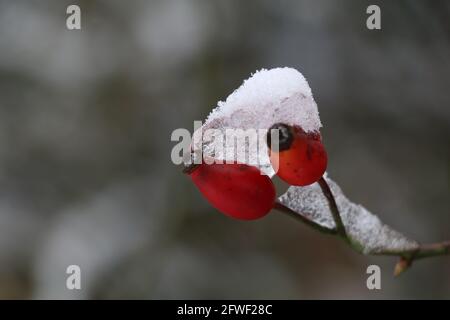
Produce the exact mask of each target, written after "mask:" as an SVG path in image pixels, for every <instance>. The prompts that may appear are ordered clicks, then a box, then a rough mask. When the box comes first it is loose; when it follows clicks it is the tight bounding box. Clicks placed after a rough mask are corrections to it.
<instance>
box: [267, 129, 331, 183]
mask: <svg viewBox="0 0 450 320" xmlns="http://www.w3.org/2000/svg"><path fill="white" fill-rule="evenodd" d="M272 129H275V130H279V148H278V149H279V150H278V152H276V151H273V150H272V149H271V146H272V141H271V130H272ZM267 144H268V146H269V156H270V161H271V163H272V166H273V167H274V169H275V170H276V171H277V175H278V176H279V177H280V178H281V179H283V180H284V181H286V182H287V183H289V184H291V185H294V186H307V185H310V184H312V183H314V182H316V181H318V180H319V179H320V178H321V177H322V175H323V174H324V172H325V170H326V168H327V152H326V151H325V148H324V146H323V144H322V139H321V136H320V133H318V132H311V133H306V132H305V131H304V130H303V129H302V128H300V127H298V126H288V125H286V124H282V123H278V124H275V125H273V126H272V127H271V128H270V129H269V132H268V134H267Z"/></svg>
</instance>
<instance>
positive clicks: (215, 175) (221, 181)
mask: <svg viewBox="0 0 450 320" xmlns="http://www.w3.org/2000/svg"><path fill="white" fill-rule="evenodd" d="M189 175H190V176H191V178H192V181H193V182H194V183H195V185H196V186H197V188H198V189H199V190H200V192H201V193H202V194H203V196H204V197H205V198H206V199H207V200H208V201H209V203H210V204H211V205H212V206H213V207H215V208H216V209H217V210H219V211H221V212H222V213H224V214H226V215H228V216H230V217H233V218H236V219H242V220H254V219H258V218H262V217H263V216H265V215H266V214H267V213H269V211H270V210H271V209H272V208H273V205H274V203H275V187H274V185H273V183H272V180H271V179H270V178H269V177H268V176H266V175H262V174H261V172H260V171H259V169H258V168H256V167H253V166H249V165H245V164H238V163H233V164H210V165H208V164H205V163H203V164H200V165H198V166H197V167H195V168H194V169H193V170H190V172H189Z"/></svg>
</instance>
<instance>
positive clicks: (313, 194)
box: [278, 178, 419, 254]
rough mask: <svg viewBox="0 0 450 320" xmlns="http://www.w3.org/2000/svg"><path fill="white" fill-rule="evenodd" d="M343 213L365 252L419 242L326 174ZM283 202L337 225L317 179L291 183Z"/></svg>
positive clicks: (319, 221) (407, 247)
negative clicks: (357, 201)
mask: <svg viewBox="0 0 450 320" xmlns="http://www.w3.org/2000/svg"><path fill="white" fill-rule="evenodd" d="M325 179H326V181H327V182H328V184H329V185H330V188H331V190H332V192H333V195H334V197H335V199H336V203H337V206H338V208H339V211H340V213H341V218H342V222H343V224H344V226H345V229H346V231H347V235H348V237H349V238H350V239H351V241H352V243H353V244H354V245H355V247H357V248H359V249H360V251H361V252H362V253H364V254H377V253H396V252H404V251H413V250H415V249H417V248H418V246H419V244H418V243H417V242H416V241H414V240H411V239H408V238H407V237H405V236H404V235H402V234H401V233H399V232H397V231H395V230H393V229H392V228H390V227H389V226H387V225H386V224H384V223H383V222H382V221H381V220H380V219H379V218H378V217H377V216H376V215H374V214H372V213H371V212H369V211H368V210H367V209H365V208H364V207H363V206H361V205H357V204H355V203H353V202H351V201H350V200H348V199H347V198H346V197H345V195H344V194H343V193H342V191H341V189H340V188H339V186H338V185H337V184H336V183H335V182H334V181H332V180H331V179H329V178H325ZM278 200H279V201H280V202H281V203H282V204H283V205H285V206H286V207H288V208H289V209H291V210H293V211H295V212H297V213H298V214H300V215H302V216H304V217H306V218H308V219H309V220H312V221H314V222H315V223H317V224H319V225H321V226H322V227H325V228H328V229H335V227H336V225H335V223H334V220H333V216H332V214H331V211H330V208H329V205H328V200H327V198H326V197H325V196H324V194H323V193H322V191H321V188H320V186H319V184H318V183H314V184H312V185H309V186H306V187H294V186H292V187H290V188H289V189H288V190H287V192H286V193H285V194H283V195H282V196H281V197H280V198H279V199H278Z"/></svg>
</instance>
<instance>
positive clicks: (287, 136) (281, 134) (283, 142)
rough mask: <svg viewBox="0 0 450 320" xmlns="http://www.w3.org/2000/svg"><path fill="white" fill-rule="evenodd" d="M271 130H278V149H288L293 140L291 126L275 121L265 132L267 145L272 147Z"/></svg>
mask: <svg viewBox="0 0 450 320" xmlns="http://www.w3.org/2000/svg"><path fill="white" fill-rule="evenodd" d="M272 130H278V139H279V141H278V142H279V145H278V151H283V150H288V149H289V148H290V147H291V144H292V141H293V140H294V134H293V133H292V128H291V127H290V126H288V125H287V124H284V123H275V124H274V125H273V126H271V127H270V128H269V131H268V132H267V146H268V147H269V149H271V148H272Z"/></svg>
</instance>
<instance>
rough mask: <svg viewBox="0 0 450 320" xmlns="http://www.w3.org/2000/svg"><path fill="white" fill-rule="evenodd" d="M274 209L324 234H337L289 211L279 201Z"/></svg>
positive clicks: (333, 230)
mask: <svg viewBox="0 0 450 320" xmlns="http://www.w3.org/2000/svg"><path fill="white" fill-rule="evenodd" d="M273 208H274V209H277V210H278V211H280V212H282V213H285V214H287V215H288V216H290V217H293V218H295V219H297V220H299V221H301V222H303V223H304V224H306V225H308V226H310V227H312V228H314V229H316V230H318V231H320V232H322V233H328V234H337V232H336V230H335V229H329V228H327V227H324V226H321V225H320V224H318V223H316V222H314V221H313V220H310V219H308V218H306V217H305V216H304V215H301V214H299V213H297V212H295V211H294V210H291V209H289V208H288V207H286V206H285V205H284V204H282V203H280V202H278V201H277V202H275V205H274V207H273Z"/></svg>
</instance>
